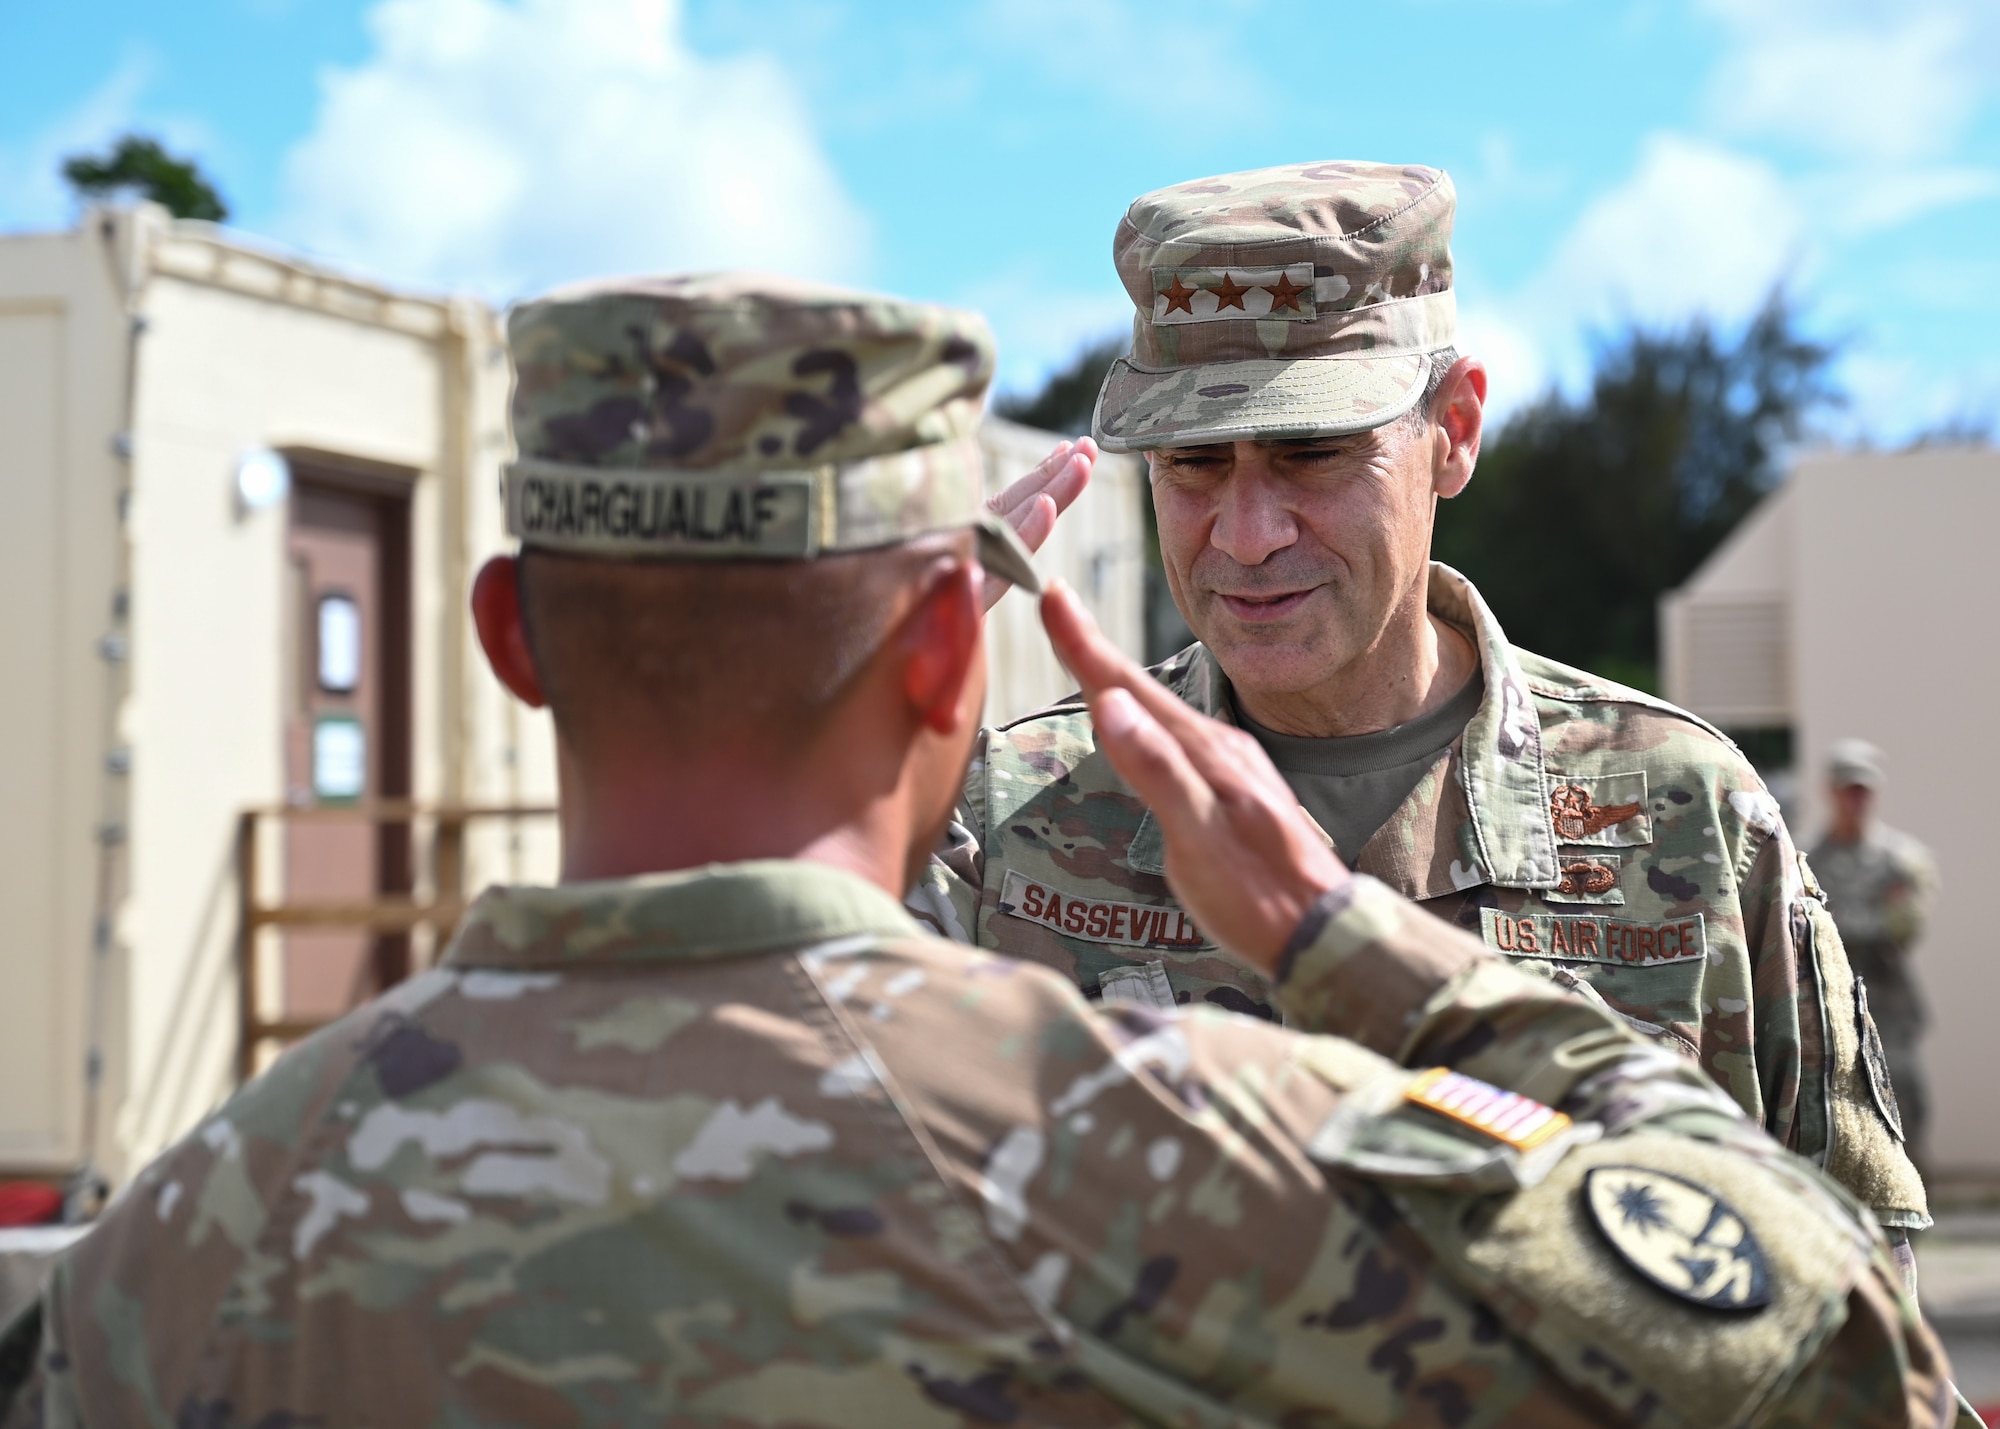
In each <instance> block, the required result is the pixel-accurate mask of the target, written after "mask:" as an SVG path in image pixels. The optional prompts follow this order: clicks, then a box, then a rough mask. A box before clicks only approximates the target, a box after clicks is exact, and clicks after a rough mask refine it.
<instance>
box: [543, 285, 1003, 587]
mask: <svg viewBox="0 0 2000 1429" xmlns="http://www.w3.org/2000/svg"><path fill="white" fill-rule="evenodd" d="M507 331H508V342H509V345H510V348H511V351H512V354H513V359H514V373H515V380H514V394H513V413H512V415H513V429H514V437H515V441H516V443H517V445H518V447H519V455H518V457H517V458H516V460H514V461H513V462H512V463H510V464H509V466H508V468H507V472H506V477H505V486H506V501H507V529H508V531H509V532H510V533H511V534H512V535H514V536H517V537H519V538H520V540H521V542H522V544H523V545H524V546H528V547H539V548H545V549H552V550H568V551H579V552H586V553H592V554H597V555H606V556H627V557H633V556H636V557H650V558H656V559H674V560H695V559H704V558H708V559H745V558H763V559H784V560H797V559H804V558H809V557H812V556H815V555H818V554H819V553H821V552H824V551H854V550H863V549H867V548H870V547H875V546H883V545H889V544H891V543H894V542H899V541H906V540H909V539H910V538H911V537H914V536H920V535H923V534H925V533H927V532H931V531H944V530H953V529H958V528H963V527H973V528H976V529H977V530H978V532H979V542H980V553H981V557H982V559H983V560H984V562H985V564H986V565H987V567H988V568H989V569H990V570H992V572H993V573H994V574H995V575H999V576H1003V577H1005V578H1006V579H1008V580H1011V581H1013V582H1014V583H1015V584H1016V585H1021V586H1024V587H1026V588H1028V589H1030V590H1033V589H1038V588H1039V582H1037V580H1036V578H1035V573H1034V568H1033V566H1032V565H1031V564H1030V562H1029V559H1028V553H1027V550H1026V549H1025V548H1024V547H1023V546H1022V545H1021V542H1020V539H1019V538H1018V537H1017V536H1016V535H1015V534H1014V532H1013V530H1012V529H1011V528H1010V527H1009V526H1008V525H1007V523H1006V522H1005V521H1002V520H1001V519H1000V518H998V517H997V516H994V515H992V514H991V513H989V512H988V511H987V510H986V509H985V504H984V501H985V493H984V467H983V463H982V460H981V457H980V453H979V447H978V443H977V441H976V440H975V435H976V431H977V426H978V421H979V411H980V404H981V402H982V400H983V398H984V396H985V393H986V386H987V383H988V382H989V381H991V379H992V376H993V362H994V351H993V336H992V334H991V332H989V331H988V329H987V326H986V322H985V319H983V318H981V317H980V316H979V315H978V314H976V313H968V312H960V311H958V310H956V309H952V308H945V307H939V306H937V305H935V304H930V303H913V302H906V301H903V300H901V299H897V298H889V297H882V296H879V295H876V294H873V293H860V292H851V291H848V290H846V289H842V288H828V287H823V286H820V285H817V284H808V283H800V282H796V281H794V280H791V279H787V278H776V277H772V276H770V275H767V274H759V273H713V274H705V275H701V276H696V277H664V278H623V279H615V280H611V281H606V282H597V283H589V284H582V285H578V286H575V287H570V288H563V289H559V290H557V291H556V292H554V293H551V294H549V295H548V296H547V297H544V298H540V299H538V300H536V301H534V302H530V303H524V304H522V305H520V306H519V307H517V308H515V309H514V310H513V311H512V312H511V313H510V314H509V315H508V322H507Z"/></svg>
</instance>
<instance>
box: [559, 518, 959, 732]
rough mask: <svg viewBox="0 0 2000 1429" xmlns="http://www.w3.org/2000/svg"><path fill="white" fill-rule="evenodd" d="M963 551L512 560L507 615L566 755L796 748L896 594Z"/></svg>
mask: <svg viewBox="0 0 2000 1429" xmlns="http://www.w3.org/2000/svg"><path fill="white" fill-rule="evenodd" d="M970 551H971V539H970V537H969V535H968V534H965V533H955V534H952V535H947V536H937V537H926V538H924V539H922V540H918V541H912V542H907V543H904V544H901V545H895V546H885V547H881V548H878V549H875V550H868V551H856V552H848V553H843V554H840V555H833V556H822V557H820V558H818V559H816V560H810V561H760V560H744V561H658V560H650V561H649V560H623V561H620V560H606V559H604V558H602V557H586V556H570V555H558V554H554V553H552V552H548V551H527V552H524V553H523V555H522V559H521V611H522V618H523V624H524V625H525V626H526V630H527V636H528V642H529V646H530V648H531V649H532V651H533V654H534V659H535V665H536V668H537V669H538V670H539V671H540V673H541V678H542V684H543V689H544V692H545V694H546V696H547V698H548V703H549V708H550V711H551V712H552V714H553V715H554V717H555V721H556V726H557V728H558V729H559V730H560V731H561V733H562V736H563V738H564V739H565V740H566V741H569V742H571V743H573V744H575V745H578V746H579V747H582V748H598V747H602V745H603V743H604V742H605V741H606V740H607V739H610V740H616V739H617V738H618V737H619V736H621V735H624V736H627V737H629V736H630V734H631V733H632V732H633V731H638V730H643V731H647V732H648V733H651V734H655V735H657V736H660V737H665V738H671V739H675V740H680V739H703V738H711V739H726V740H728V741H730V742H733V743H738V744H740V743H741V742H743V741H745V740H751V741H756V742H763V743H769V744H772V745H773V746H776V747H784V748H798V747H800V746H801V745H803V744H804V743H805V742H807V741H808V740H809V739H810V738H811V736H812V734H813V732H814V731H815V729H817V728H818V727H819V726H820V725H821V724H822V723H823V722H824V720H825V718H826V716H827V714H828V713H829V711H831V710H832V709H833V708H834V707H835V706H836V705H837V704H838V703H839V701H840V699H841V697H842V695H843V694H844V693H845V692H846V691H847V689H848V688H849V686H850V685H851V684H852V682H853V681H854V680H855V678H856V676H858V675H859V674H860V672H861V671H862V670H863V669H864V668H865V667H866V665H867V664H868V661H869V660H870V658H871V657H872V656H873V655H874V654H875V652H876V651H877V650H878V649H880V648H881V644H882V641H883V639H884V638H885V637H886V636H887V635H888V633H889V630H890V627H891V624H892V622H893V621H895V620H896V619H897V618H898V616H899V615H900V613H901V611H902V610H903V609H904V608H906V607H905V603H904V602H903V600H902V597H903V595H904V592H905V591H906V590H909V589H910V588H911V587H913V586H915V585H917V584H919V583H920V582H921V581H922V579H923V577H924V576H925V575H926V574H927V573H928V572H929V571H930V570H931V569H932V568H934V567H936V566H938V565H939V564H940V563H941V562H943V561H945V560H946V559H948V558H949V557H951V556H953V555H960V556H963V555H967V554H969V553H970Z"/></svg>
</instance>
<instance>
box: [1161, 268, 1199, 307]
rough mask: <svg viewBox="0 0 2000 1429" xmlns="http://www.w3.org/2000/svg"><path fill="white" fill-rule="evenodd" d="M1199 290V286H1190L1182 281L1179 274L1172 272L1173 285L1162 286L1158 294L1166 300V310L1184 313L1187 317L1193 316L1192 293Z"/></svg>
mask: <svg viewBox="0 0 2000 1429" xmlns="http://www.w3.org/2000/svg"><path fill="white" fill-rule="evenodd" d="M1200 291H1201V289H1199V288H1190V287H1189V286H1188V285H1187V284H1185V283H1183V282H1182V281H1181V275H1180V274H1178V273H1176V274H1174V285H1173V286H1172V287H1171V288H1162V289H1161V290H1160V296H1161V297H1163V298H1165V299H1166V300H1167V312H1170V313H1186V314H1187V315H1188V316H1189V317H1193V316H1194V295H1195V294H1196V293H1199V292H1200Z"/></svg>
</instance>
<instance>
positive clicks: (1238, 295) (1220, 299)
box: [1209, 273, 1250, 312]
mask: <svg viewBox="0 0 2000 1429" xmlns="http://www.w3.org/2000/svg"><path fill="white" fill-rule="evenodd" d="M1209 291H1210V292H1212V293H1214V294H1215V310H1216V311H1217V312H1221V311H1222V310H1223V309H1224V308H1241V307H1242V306H1243V295H1244V294H1245V293H1247V292H1249V291H1250V289H1248V288H1244V287H1239V286H1237V283H1236V280H1235V279H1234V278H1232V277H1230V276H1229V275H1228V274H1227V273H1224V274H1223V275H1222V282H1221V284H1220V285H1219V286H1217V287H1214V288H1211V289H1209Z"/></svg>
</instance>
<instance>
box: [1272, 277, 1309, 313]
mask: <svg viewBox="0 0 2000 1429" xmlns="http://www.w3.org/2000/svg"><path fill="white" fill-rule="evenodd" d="M1264 291H1265V292H1267V293H1269V294H1270V295H1271V311H1272V312H1274V313H1275V312H1282V311H1283V310H1284V309H1286V308H1290V309H1291V310H1292V311H1293V312H1295V313H1302V312H1304V311H1305V309H1304V308H1302V307H1300V306H1299V295H1300V294H1301V293H1303V292H1305V291H1306V289H1305V285H1304V284H1302V283H1294V282H1293V281H1292V278H1291V274H1289V273H1280V274H1279V275H1278V281H1277V282H1275V283H1267V284H1265V286H1264Z"/></svg>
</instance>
